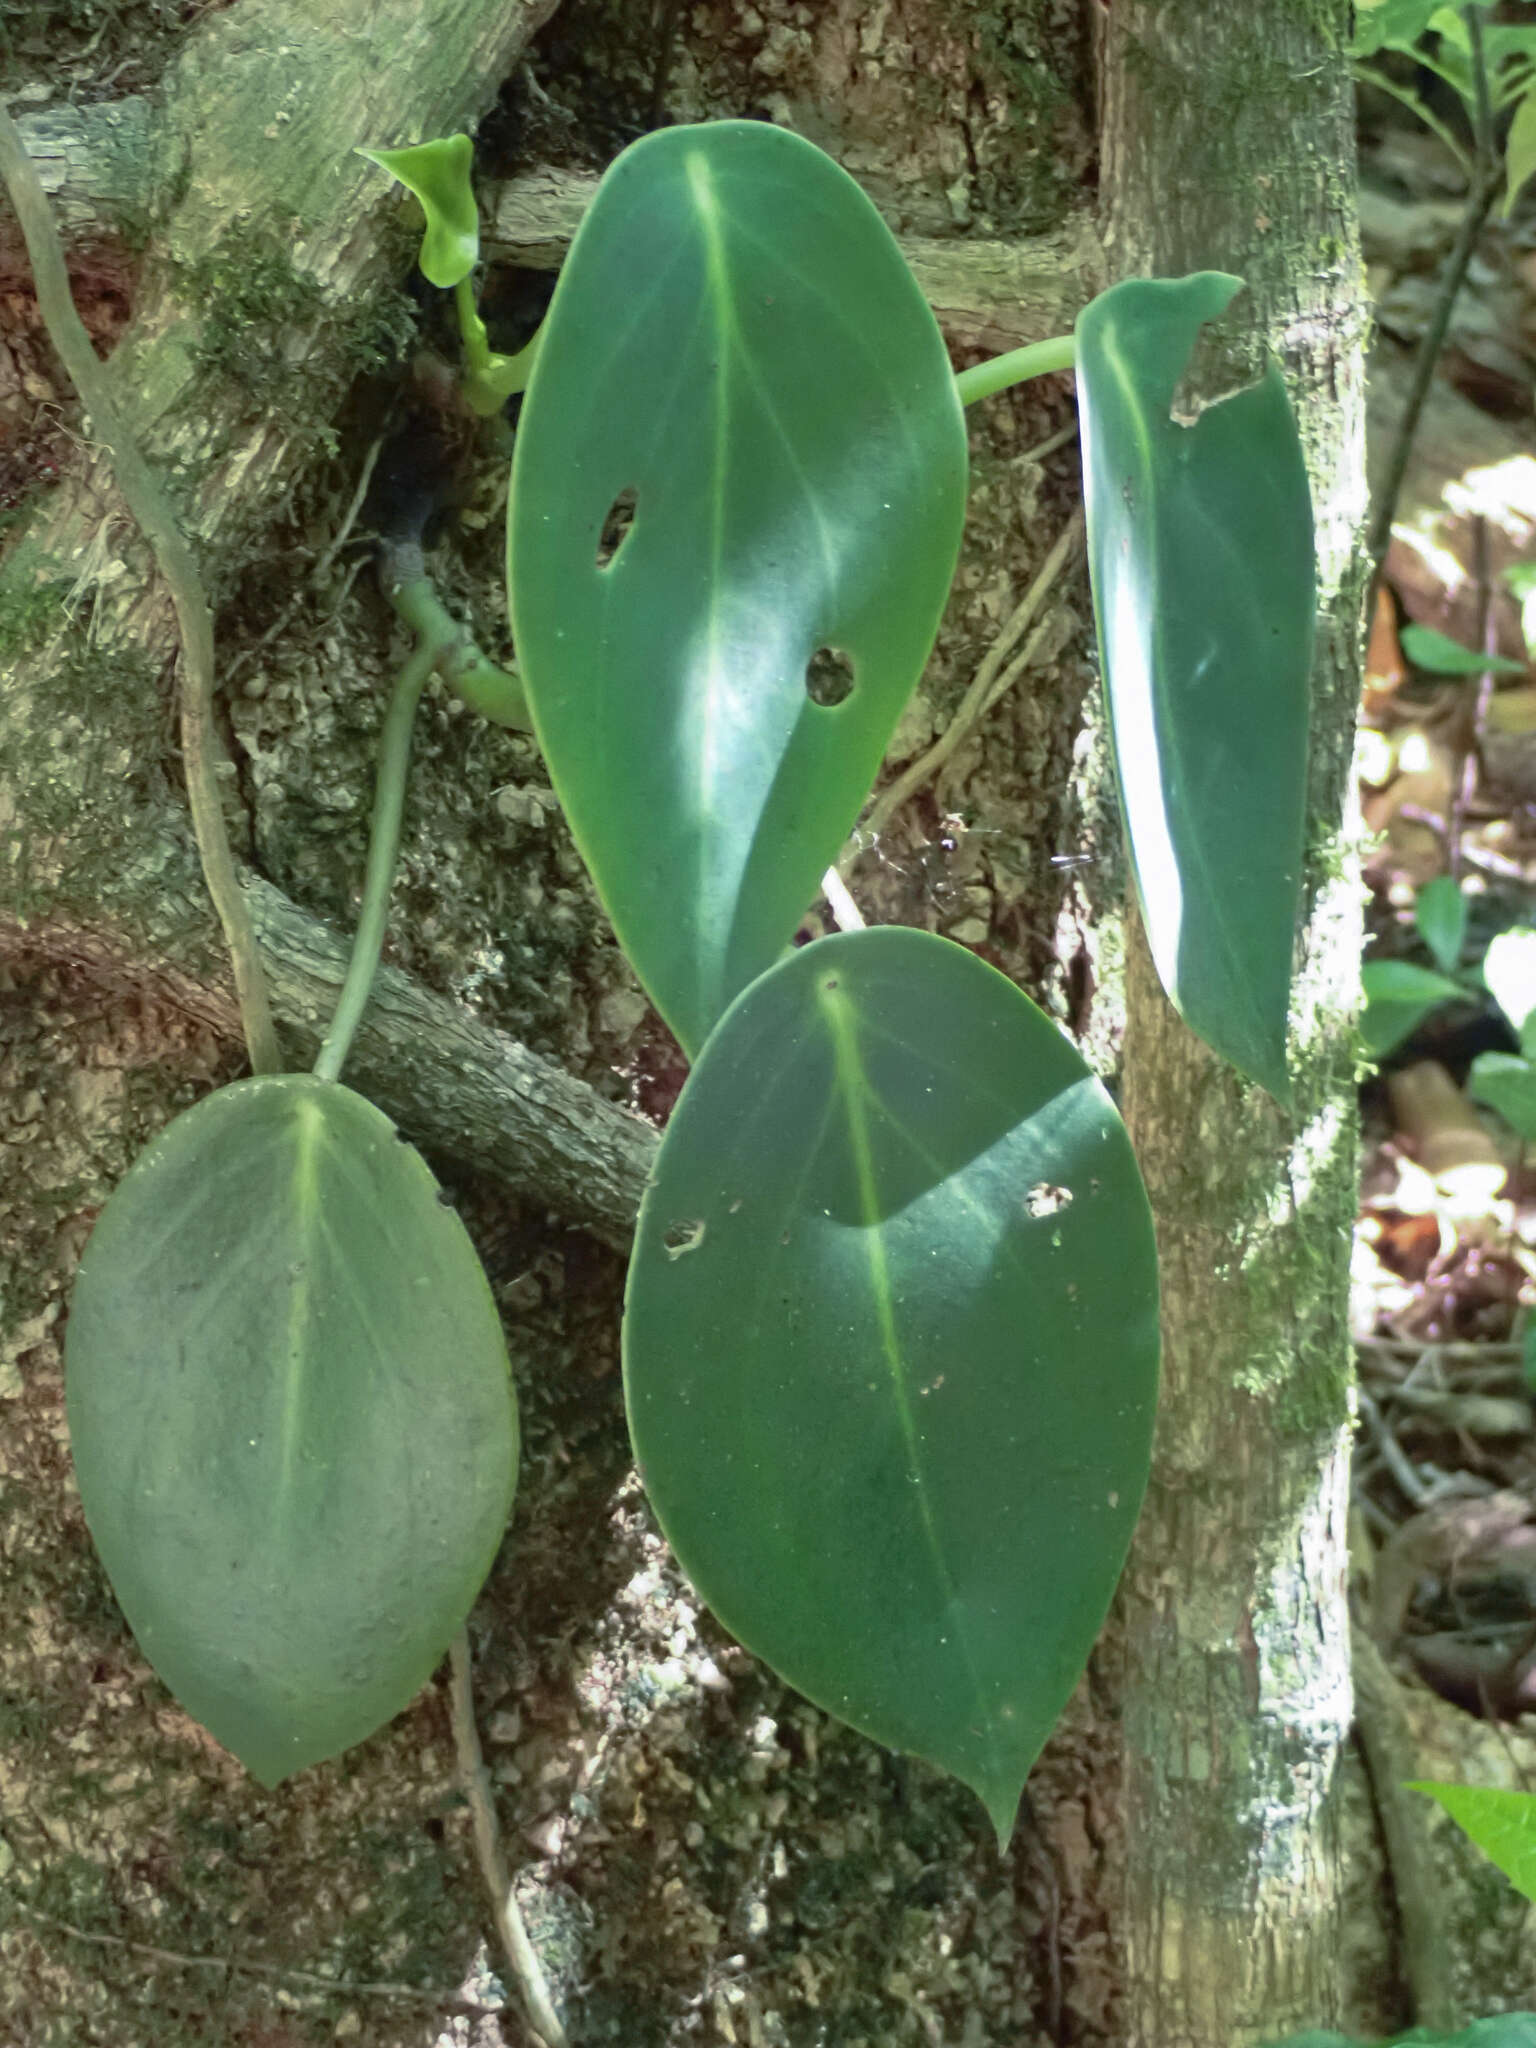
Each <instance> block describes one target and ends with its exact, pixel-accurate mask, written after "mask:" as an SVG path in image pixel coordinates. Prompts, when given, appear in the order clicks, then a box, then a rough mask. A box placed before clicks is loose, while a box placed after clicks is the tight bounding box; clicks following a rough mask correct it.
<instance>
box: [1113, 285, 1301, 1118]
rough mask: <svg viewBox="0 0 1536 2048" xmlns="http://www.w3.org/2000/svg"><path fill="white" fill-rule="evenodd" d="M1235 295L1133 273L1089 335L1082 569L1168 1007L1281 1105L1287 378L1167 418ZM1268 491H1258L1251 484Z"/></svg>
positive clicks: (1288, 631)
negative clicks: (1190, 415)
mask: <svg viewBox="0 0 1536 2048" xmlns="http://www.w3.org/2000/svg"><path fill="white" fill-rule="evenodd" d="M1241 288H1242V286H1241V280H1239V279H1238V278H1235V277H1225V276H1222V275H1221V274H1219V273H1218V272H1215V271H1206V272H1203V273H1202V274H1200V275H1199V276H1196V277H1186V278H1180V279H1177V280H1166V281H1147V280H1144V279H1132V280H1130V281H1128V282H1127V283H1125V284H1119V285H1116V286H1115V287H1114V289H1113V290H1111V291H1107V292H1105V293H1103V294H1102V295H1101V296H1100V297H1099V298H1096V299H1095V300H1094V301H1093V302H1092V304H1091V305H1089V306H1088V307H1087V308H1086V309H1085V311H1084V312H1083V313H1082V314H1081V315H1080V316H1079V318H1078V322H1077V390H1078V417H1079V421H1080V424H1081V428H1082V441H1083V479H1084V489H1085V496H1086V502H1087V511H1088V559H1089V567H1090V569H1091V572H1092V577H1093V594H1094V613H1095V616H1096V618H1097V621H1098V629H1099V645H1100V648H1101V650H1102V653H1103V658H1104V683H1105V696H1106V701H1107V703H1108V707H1109V724H1110V734H1111V738H1112V740H1113V743H1114V754H1115V768H1116V774H1117V779H1118V782H1119V788H1120V801H1121V806H1122V809H1123V812H1124V816H1125V821H1126V829H1127V837H1128V839H1129V842H1130V851H1131V861H1132V865H1133V867H1134V869H1135V874H1136V886H1137V893H1138V895H1139V896H1140V899H1141V907H1142V917H1143V920H1144V922H1145V925H1146V932H1147V941H1148V944H1149V946H1150V948H1151V952H1152V958H1153V960H1154V961H1155V962H1156V964H1157V971H1158V975H1159V977H1160V979H1161V981H1162V984H1163V987H1164V988H1165V989H1166V990H1167V991H1168V994H1169V996H1170V998H1171V999H1172V1001H1173V1003H1174V1004H1175V1006H1176V1007H1177V1008H1178V1010H1179V1011H1180V1013H1181V1015H1182V1016H1183V1017H1184V1019H1185V1021H1186V1022H1187V1023H1188V1024H1189V1026H1190V1027H1191V1029H1192V1030H1195V1031H1197V1032H1198V1033H1199V1034H1200V1036H1201V1037H1202V1038H1203V1039H1205V1041H1206V1042H1207V1044H1209V1045H1211V1046H1213V1047H1214V1048H1215V1050H1216V1051H1217V1052H1219V1053H1220V1054H1221V1055H1222V1057H1223V1058H1225V1059H1228V1060H1230V1061H1231V1062H1232V1064H1233V1065H1234V1066H1235V1067H1238V1068H1239V1069H1240V1070H1241V1071H1242V1072H1243V1073H1245V1074H1247V1075H1248V1076H1249V1077H1250V1079H1252V1080H1255V1081H1258V1082H1261V1083H1262V1085H1263V1086H1264V1087H1266V1088H1267V1089H1269V1091H1270V1093H1271V1094H1272V1095H1274V1096H1275V1097H1276V1098H1277V1100H1279V1101H1281V1102H1288V1101H1289V1100H1290V1082H1289V1080H1288V1078H1287V1075H1286V1067H1285V1042H1286V1025H1287V1019H1288V1016H1289V1011H1290V989H1291V961H1292V954H1293V951H1294V947H1295V942H1296V920H1297V912H1298V907H1299V903H1300V894H1301V866H1302V850H1303V838H1304V815H1303V813H1304V804H1305V792H1306V771H1307V712H1308V700H1309V691H1310V676H1311V663H1312V629H1313V617H1314V612H1315V609H1316V599H1315V587H1314V566H1313V549H1312V507H1311V499H1310V495H1309V492H1308V487H1307V473H1306V467H1305V465H1304V463H1303V461H1302V454H1301V444H1300V441H1299V439H1298V437H1297V432H1296V422H1295V419H1294V417H1293V415H1292V413H1291V407H1290V401H1289V399H1288V398H1287V397H1286V392H1285V382H1284V379H1283V378H1282V377H1281V375H1280V371H1279V368H1278V366H1277V365H1276V364H1275V363H1274V362H1273V361H1271V362H1270V363H1269V364H1268V365H1267V367H1266V369H1265V371H1264V374H1263V376H1262V377H1261V378H1260V380H1259V381H1258V382H1257V383H1255V384H1251V385H1249V386H1248V387H1247V388H1246V389H1245V390H1242V391H1238V392H1236V393H1234V394H1233V395H1232V396H1230V397H1228V398H1224V399H1222V400H1221V401H1220V403H1217V404H1211V405H1207V406H1205V407H1204V408H1203V410H1201V412H1200V414H1199V417H1198V418H1197V419H1196V420H1195V421H1194V423H1193V424H1184V423H1182V422H1181V421H1180V420H1176V419H1175V418H1173V416H1172V406H1173V403H1174V399H1175V395H1176V392H1177V389H1178V385H1179V382H1180V379H1181V378H1182V377H1183V375H1184V372H1185V369H1186V366H1187V365H1188V362H1189V358H1190V354H1191V351H1192V350H1193V349H1194V347H1195V344H1196V341H1197V340H1198V338H1199V334H1200V330H1201V328H1202V326H1204V325H1205V324H1206V323H1207V322H1209V321H1215V320H1218V319H1220V317H1221V315H1222V314H1223V313H1224V312H1225V311H1226V309H1227V307H1228V306H1229V305H1230V303H1231V301H1232V299H1233V297H1234V296H1235V295H1236V293H1237V292H1238V291H1240V290H1241ZM1258 476H1262V477H1263V479H1264V488H1263V489H1262V490H1256V489H1255V488H1254V478H1255V477H1258Z"/></svg>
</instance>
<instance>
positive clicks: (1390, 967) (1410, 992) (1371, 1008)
mask: <svg viewBox="0 0 1536 2048" xmlns="http://www.w3.org/2000/svg"><path fill="white" fill-rule="evenodd" d="M1360 985H1361V989H1362V991H1363V993H1364V995H1365V1008H1364V1009H1363V1010H1362V1011H1361V1013H1360V1037H1361V1039H1362V1041H1363V1042H1364V1045H1365V1050H1366V1052H1367V1053H1368V1054H1369V1055H1370V1057H1371V1058H1372V1059H1374V1060H1379V1059H1382V1058H1384V1057H1385V1055H1386V1054H1387V1053H1389V1052H1393V1051H1395V1050H1396V1048H1397V1047H1398V1046H1400V1045H1401V1044H1402V1042H1403V1040H1404V1039H1405V1038H1407V1037H1409V1036H1410V1035H1411V1034H1412V1032H1413V1031H1414V1029H1415V1028H1416V1026H1418V1025H1419V1024H1421V1023H1422V1022H1423V1020H1424V1019H1425V1018H1426V1017H1427V1016H1428V1015H1429V1013H1430V1011H1431V1010H1435V1009H1438V1008H1439V1007H1440V1005H1441V1004H1442V1003H1444V1002H1449V1001H1450V1000H1451V998H1452V997H1453V996H1461V995H1465V994H1466V990H1465V989H1464V988H1462V986H1461V984H1460V983H1459V982H1455V981H1450V980H1447V978H1446V977H1445V975H1443V974H1432V973H1431V972H1430V970H1429V969H1428V968H1427V967H1416V966H1415V965H1414V964H1413V962H1412V961H1411V960H1367V961H1366V963H1365V965H1364V966H1363V967H1362V968H1361V970H1360Z"/></svg>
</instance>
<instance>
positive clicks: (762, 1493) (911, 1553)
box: [624, 926, 1158, 1839]
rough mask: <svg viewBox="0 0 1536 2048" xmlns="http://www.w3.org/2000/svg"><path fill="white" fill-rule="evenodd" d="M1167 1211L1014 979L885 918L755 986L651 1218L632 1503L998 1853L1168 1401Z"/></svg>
mask: <svg viewBox="0 0 1536 2048" xmlns="http://www.w3.org/2000/svg"><path fill="white" fill-rule="evenodd" d="M1157 1350H1158V1334H1157V1279H1156V1266H1155V1255H1154V1249H1153V1240H1152V1227H1151V1219H1150V1215H1149V1212H1148V1207H1147V1199H1146V1195H1145V1192H1144V1191H1143V1188H1142V1185H1141V1179H1140V1176H1139V1174H1138V1173H1137V1170H1136V1163H1135V1160H1134V1159H1133V1157H1132V1155H1131V1150H1130V1145H1129V1142H1128V1140H1127V1138H1126V1135H1125V1131H1124V1128H1123V1127H1122V1125H1121V1123H1120V1119H1119V1118H1118V1116H1117V1115H1116V1114H1115V1111H1114V1108H1113V1106H1112V1104H1111V1103H1110V1100H1109V1098H1108V1096H1107V1095H1106V1094H1105V1092H1104V1090H1103V1088H1102V1087H1101V1086H1100V1084H1099V1083H1098V1081H1096V1080H1095V1079H1094V1078H1093V1076H1092V1075H1091V1074H1090V1073H1089V1071H1088V1069H1087V1068H1086V1067H1085V1066H1084V1064H1083V1062H1082V1060H1081V1059H1079V1057H1078V1055H1077V1054H1076V1052H1075V1051H1074V1050H1073V1049H1072V1047H1071V1046H1070V1045H1069V1044H1068V1043H1067V1041H1066V1040H1065V1039H1064V1038H1063V1037H1062V1036H1061V1035H1060V1033H1059V1032H1058V1031H1057V1030H1056V1028H1055V1027H1054V1026H1053V1025H1052V1024H1051V1023H1050V1022H1049V1021H1048V1020H1047V1019H1046V1018H1045V1017H1044V1016H1042V1014H1041V1013H1040V1012H1039V1011H1038V1010H1037V1009H1036V1008H1035V1007H1034V1005H1033V1004H1031V1003H1030V1002H1029V1001H1028V1000H1027V999H1026V998H1025V997H1024V996H1023V995H1021V994H1020V993H1019V991H1018V989H1016V988H1015V987H1014V985H1013V984H1012V982H1010V981H1007V980H1005V979H1004V977H1003V976H1002V975H1000V974H998V973H996V972H995V971H994V970H993V969H992V968H990V967H988V966H986V965H985V964H984V963H983V962H982V961H980V960H978V959H977V958H976V957H975V955H974V954H971V953H967V952H966V951H965V950H964V949H963V948H962V947H959V946H955V945H953V944H951V943H950V942H949V941H948V940H944V939H937V938H934V937H932V936H930V935H929V934H927V933H925V932H916V931H910V930H906V929H902V928H900V927H895V926H888V927H883V928H878V929H874V930H870V931H862V932H853V933H849V934H846V935H843V936H841V937H835V938H829V939H822V940H820V941H818V942H817V943H816V944H814V945H811V946H807V947H805V948H804V949H803V950H801V951H799V952H796V953H793V954H791V955H790V956H789V957H788V958H787V959H786V960H784V961H783V962H782V964H781V965H779V966H778V967H776V968H774V969H773V971H772V972H771V973H769V974H767V975H764V976H763V978H762V979H761V980H760V981H758V982H756V983H754V984H753V986H752V987H751V988H749V989H748V990H747V991H746V993H745V994H744V995H742V996H741V997H739V998H738V999H737V1001H736V1002H735V1004H734V1005H733V1006H732V1008H731V1009H730V1010H729V1011H728V1012H727V1014H726V1016H725V1018H724V1020H723V1021H722V1022H721V1024H720V1025H719V1026H718V1027H717V1028H716V1030H715V1032H714V1033H713V1035H712V1036H711V1038H710V1040H709V1042H708V1044H707V1045H706V1046H705V1048H704V1051H703V1054H702V1056H701V1057H700V1059H699V1062H698V1064H697V1066H696V1067H695V1068H694V1070H693V1072H692V1074H691V1075H690V1076H689V1079H688V1082H687V1084H686V1086H685V1087H684V1089H683V1093H682V1096H681V1097H680V1099H679V1101H678V1105H677V1108H676V1109H675V1110H674V1111H673V1115H672V1120H671V1123H670V1124H669V1125H668V1127H667V1132H666V1136H665V1138H664V1139H663V1141H662V1146H661V1153H660V1157H659V1160H658V1162H657V1165H656V1168H655V1171H654V1175H653V1178H652V1182H651V1185H650V1188H649V1189H648V1191H647V1193H646V1197H645V1200H644V1202H643V1203H642V1205H641V1210H640V1221H639V1226H638V1230H637V1235H636V1247H635V1255H634V1259H633V1261H632V1263H631V1267H630V1276H629V1291H628V1296H627V1302H626V1312H625V1324H624V1373H625V1389H626V1393H627V1397H628V1403H629V1418H630V1430H631V1434H632V1436H633V1438H634V1444H635V1450H636V1454H637V1457H638V1459H639V1463H640V1470H641V1475H642V1477H643V1479H644V1481H645V1486H646V1489H647V1491H648V1493H649V1494H650V1497H651V1501H652V1503H653V1505H654V1507H655V1510H656V1513H657V1516H658V1518H659V1519H660V1522H661V1525H662V1527H663V1529H664V1530H665V1532H666V1534H667V1537H668V1540H669V1541H670V1542H671V1544H672V1546H673V1548H674V1549H675V1551H676V1552H677V1555H678V1558H679V1561H680V1562H681V1564H682V1565H683V1568H684V1569H685V1570H686V1571H687V1573H688V1575H689V1577H690V1578H691V1579H692V1580H693V1582H694V1584H695V1586H696V1587H697V1588H698V1590H699V1592H700V1593H701V1594H702V1596H703V1597H704V1599H705V1600H706V1601H707V1602H708V1603H709V1605H710V1606H711V1607H712V1608H713V1609H714V1611H715V1613H716V1614H717V1615H718V1616H719V1618H720V1620H721V1621H722V1622H723V1623H724V1624H725V1626H726V1627H727V1628H728V1629H730V1630H731V1631H732V1633H733V1634H735V1635H737V1636H738V1637H739V1638H740V1640H741V1641H742V1642H743V1643H744V1644H745V1645H746V1646H747V1647H748V1648H749V1649H750V1650H752V1651H753V1652H754V1653H755V1654H756V1655H757V1656H759V1657H761V1658H763V1659H764V1661H765V1662H767V1663H768V1664H770V1665H772V1666H773V1668H774V1669H775V1670H776V1671H777V1672H779V1673H780V1675H781V1676H782V1677H784V1678H785V1679H786V1680H788V1682H789V1683H790V1684H791V1685H793V1686H796V1687H797V1688H798V1689H799V1690H800V1691H801V1692H803V1693H805V1694H806V1695H807V1696H808V1697H809V1698H810V1699H812V1700H814V1701H815V1702H816V1703H817V1704H818V1705H819V1706H822V1707H824V1708H826V1709H827V1710H828V1711H829V1712H830V1713H833V1714H836V1715H837V1716H838V1717H839V1718H840V1719H841V1720H844V1721H847V1722H849V1723H850V1724H851V1725H852V1726H853V1727H855V1728H858V1729H860V1730H862V1731H863V1732H864V1733H865V1734H867V1735H870V1736H873V1737H874V1739H875V1740H876V1741H877V1742H882V1743H885V1744H887V1745H889V1746H890V1747H892V1748H895V1749H901V1750H908V1751H911V1752H913V1753H914V1754H916V1755H918V1756H922V1757H926V1758H928V1759H929V1760H930V1761H932V1762H934V1763H937V1764H940V1765H942V1766H943V1767H944V1768H945V1769H946V1770H949V1771H951V1772H953V1773H954V1774H955V1775H956V1776H957V1777H960V1778H962V1779H964V1781H965V1782H966V1783H967V1784H968V1785H971V1786H972V1787H974V1789H975V1790H976V1791H977V1792H978V1793H979V1794H980V1796H981V1798H982V1800H983V1801H984V1802H985V1804H986V1807H987V1810H988V1812H989V1813H990V1814H991V1816H992V1820H993V1822H994V1824H995V1825H996V1828H997V1831H998V1834H999V1837H1000V1838H1002V1839H1006V1838H1007V1836H1008V1834H1009V1833H1010V1831H1011V1829H1012V1827H1013V1821H1014V1813H1015V1809H1016V1807H1017V1804H1018V1798H1019V1793H1020V1790H1021V1788H1022V1786H1023V1782H1024V1778H1025V1776H1026V1774H1027V1772H1028V1770H1029V1767H1030V1765H1031V1763H1032V1762H1033V1761H1034V1759H1035V1756H1036V1755H1037V1753H1038V1751H1039V1749H1040V1746H1041V1744H1042V1742H1043V1741H1044V1740H1045V1737H1046V1735H1047V1734H1048V1733H1049V1731H1050V1728H1051V1726H1052V1724H1053V1722H1054V1721H1055V1719H1056V1717H1057V1715H1058V1714H1059V1713H1060V1711H1061V1709H1062V1707H1063V1705H1064V1704H1065V1702H1066V1700H1067V1697H1068V1695H1069V1694H1070V1692H1071V1690H1072V1687H1073V1685H1074V1683H1075V1682H1076V1680H1077V1677H1078V1675H1079V1673H1080V1672H1081V1670H1082V1668H1083V1665H1084V1663H1085V1661H1086V1659H1087V1655H1088V1652H1089V1649H1090V1647H1091V1645H1092V1643H1093V1639H1094V1636H1095V1634H1096V1633H1097V1630H1098V1628H1099V1625H1100V1623H1101V1622H1102V1620H1103V1617H1104V1612H1105V1609H1106V1608H1107V1606H1108V1604H1109V1599H1110V1596H1111V1594H1112V1592H1113V1590H1114V1586H1115V1580H1116V1578H1117V1576H1118V1574H1119V1571H1120V1566H1121V1563H1122V1561H1123V1559H1124V1556H1125V1551H1126V1546H1127V1544H1128V1542H1129V1540H1130V1535H1131V1530H1132V1527H1133V1525H1134V1523H1135V1520H1136V1515H1137V1510H1138V1508H1139V1505H1140V1501H1141V1495H1142V1489H1143V1487H1144V1485H1145V1482H1146V1475H1147V1464H1148V1457H1149V1449H1150V1441H1151V1429H1152V1418H1153V1410H1154V1407H1155V1402H1156V1381H1157Z"/></svg>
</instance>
